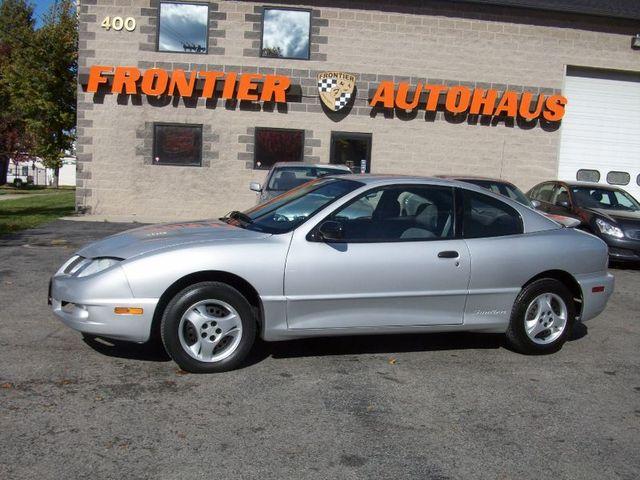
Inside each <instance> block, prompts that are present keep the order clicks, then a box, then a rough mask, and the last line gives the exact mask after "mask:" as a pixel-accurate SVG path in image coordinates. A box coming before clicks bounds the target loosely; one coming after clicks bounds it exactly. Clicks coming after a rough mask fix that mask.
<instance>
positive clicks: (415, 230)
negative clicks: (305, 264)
mask: <svg viewBox="0 0 640 480" xmlns="http://www.w3.org/2000/svg"><path fill="white" fill-rule="evenodd" d="M330 220H335V221H338V222H340V223H341V224H342V227H343V231H344V241H346V242H398V241H418V240H440V239H446V238H452V237H453V223H454V217H453V189H451V188H448V187H439V186H430V185H429V186H428V185H406V186H391V187H384V188H380V189H376V190H373V191H369V192H366V193H364V194H363V195H361V196H360V197H358V198H356V199H355V200H354V201H352V202H350V203H349V204H347V205H346V206H344V207H342V208H341V209H339V210H338V211H336V212H334V213H333V214H332V215H331V217H330Z"/></svg>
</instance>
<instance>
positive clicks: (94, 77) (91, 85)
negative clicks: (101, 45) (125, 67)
mask: <svg viewBox="0 0 640 480" xmlns="http://www.w3.org/2000/svg"><path fill="white" fill-rule="evenodd" d="M112 71H113V67H106V66H102V65H93V66H92V67H91V68H90V69H89V81H88V82H87V92H89V93H96V92H97V91H98V88H99V87H100V85H101V84H103V83H107V78H105V77H103V76H102V74H103V73H111V72H112Z"/></svg>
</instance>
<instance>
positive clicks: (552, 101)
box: [542, 95, 567, 122]
mask: <svg viewBox="0 0 640 480" xmlns="http://www.w3.org/2000/svg"><path fill="white" fill-rule="evenodd" d="M566 104H567V99H566V98H565V97H563V96H562V95H551V96H550V97H549V98H547V101H546V103H545V106H546V107H547V110H546V111H545V112H544V113H543V114H542V115H543V116H544V118H545V120H548V121H550V122H557V121H558V120H561V119H562V117H563V116H564V106H565V105H566Z"/></svg>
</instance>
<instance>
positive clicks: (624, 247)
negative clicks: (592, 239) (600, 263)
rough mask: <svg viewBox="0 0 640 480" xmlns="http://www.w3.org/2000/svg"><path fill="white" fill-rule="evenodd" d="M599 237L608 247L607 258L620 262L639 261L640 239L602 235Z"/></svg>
mask: <svg viewBox="0 0 640 480" xmlns="http://www.w3.org/2000/svg"><path fill="white" fill-rule="evenodd" d="M600 238H602V240H604V241H605V243H606V244H607V246H608V247H609V259H610V260H615V261H621V262H640V240H634V239H630V238H626V237H625V238H613V237H610V236H608V235H602V236H601V237H600Z"/></svg>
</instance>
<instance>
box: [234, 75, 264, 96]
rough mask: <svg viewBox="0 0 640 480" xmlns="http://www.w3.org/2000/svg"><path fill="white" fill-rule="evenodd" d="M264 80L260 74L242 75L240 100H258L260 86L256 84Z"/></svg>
mask: <svg viewBox="0 0 640 480" xmlns="http://www.w3.org/2000/svg"><path fill="white" fill-rule="evenodd" d="M261 78H262V75H260V74H259V73H245V74H243V75H240V83H239V84H238V100H250V101H252V102H253V101H255V100H258V94H257V93H256V90H257V89H258V84H257V83H256V82H255V81H256V80H259V79H261Z"/></svg>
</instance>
